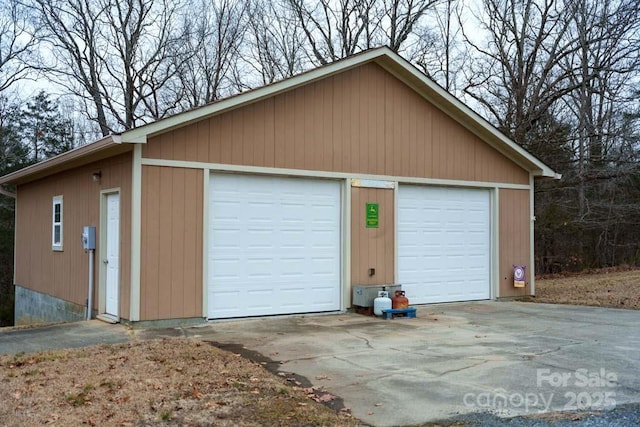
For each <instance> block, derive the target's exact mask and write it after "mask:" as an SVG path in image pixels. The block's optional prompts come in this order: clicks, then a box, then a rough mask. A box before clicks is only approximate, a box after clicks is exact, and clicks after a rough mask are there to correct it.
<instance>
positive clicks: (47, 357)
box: [0, 339, 357, 426]
mask: <svg viewBox="0 0 640 427" xmlns="http://www.w3.org/2000/svg"><path fill="white" fill-rule="evenodd" d="M316 391H317V390H314V389H310V388H304V387H302V386H299V385H296V384H295V383H292V382H290V381H287V379H285V378H283V377H279V376H276V375H273V374H271V373H269V372H267V370H266V369H264V368H263V367H262V366H260V365H259V364H256V363H254V362H251V361H248V360H246V359H244V358H242V357H240V356H239V355H237V354H234V353H231V352H227V351H222V350H220V349H218V348H215V347H213V346H211V345H209V344H207V343H203V342H197V341H193V340H186V339H163V340H153V341H144V342H136V343H129V344H119V345H100V346H94V347H87V348H83V349H77V350H58V351H49V352H42V353H34V354H26V355H13V356H0V425H2V426H23V425H48V424H54V425H72V426H76V425H82V424H85V425H118V426H120V425H121V426H127V425H157V424H161V425H192V426H197V425H220V426H224V425H233V426H253V425H270V426H278V425H281V426H287V425H291V426H299V425H356V424H357V421H356V420H355V419H353V418H352V417H351V416H350V415H349V414H348V411H342V412H340V413H336V412H335V411H333V410H331V409H330V408H328V407H326V406H324V405H322V404H321V403H318V402H317V401H318V400H323V399H326V400H329V399H332V398H333V396H331V395H329V394H318V393H317V392H316ZM318 396H321V397H320V398H318ZM314 399H315V400H314Z"/></svg>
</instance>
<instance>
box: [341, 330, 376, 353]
mask: <svg viewBox="0 0 640 427" xmlns="http://www.w3.org/2000/svg"><path fill="white" fill-rule="evenodd" d="M347 334H348V335H351V336H352V337H354V338H357V339H359V340H362V341H364V343H365V344H366V345H367V347H368V348H370V349H371V350H375V348H373V346H372V345H371V342H370V341H369V339H368V338H365V337H361V336H359V335H356V334H354V333H353V332H351V331H347Z"/></svg>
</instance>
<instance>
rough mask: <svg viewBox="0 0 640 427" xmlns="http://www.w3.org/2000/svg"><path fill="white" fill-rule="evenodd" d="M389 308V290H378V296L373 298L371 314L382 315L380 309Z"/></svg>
mask: <svg viewBox="0 0 640 427" xmlns="http://www.w3.org/2000/svg"><path fill="white" fill-rule="evenodd" d="M390 309H391V298H389V292H387V291H378V298H376V299H374V300H373V314H375V315H376V316H382V310H390Z"/></svg>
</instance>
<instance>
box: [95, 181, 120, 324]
mask: <svg viewBox="0 0 640 427" xmlns="http://www.w3.org/2000/svg"><path fill="white" fill-rule="evenodd" d="M112 194H118V195H119V196H122V194H121V191H120V187H116V188H109V189H105V190H102V191H100V231H99V233H100V235H99V239H100V240H99V243H98V256H97V257H96V259H95V262H96V263H98V313H99V314H103V313H106V309H107V267H106V265H105V263H104V262H102V261H103V259H104V257H105V256H106V253H107V197H108V196H110V195H112ZM120 201H122V197H120ZM120 213H122V209H120ZM120 219H122V215H121V214H120ZM121 266H122V263H120V265H119V266H118V271H120V270H121ZM119 316H120V313H118V317H119Z"/></svg>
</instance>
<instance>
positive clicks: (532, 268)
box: [529, 175, 536, 296]
mask: <svg viewBox="0 0 640 427" xmlns="http://www.w3.org/2000/svg"><path fill="white" fill-rule="evenodd" d="M534 185H535V180H534V179H533V175H530V176H529V186H530V187H531V188H530V190H529V214H530V215H531V216H530V223H529V245H530V249H529V250H530V253H529V256H530V259H529V283H530V285H529V294H530V295H531V296H535V294H536V256H535V252H534V251H535V242H534V237H535V232H534V230H535V226H536V223H535V221H536V216H535V209H534V200H535V193H534Z"/></svg>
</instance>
